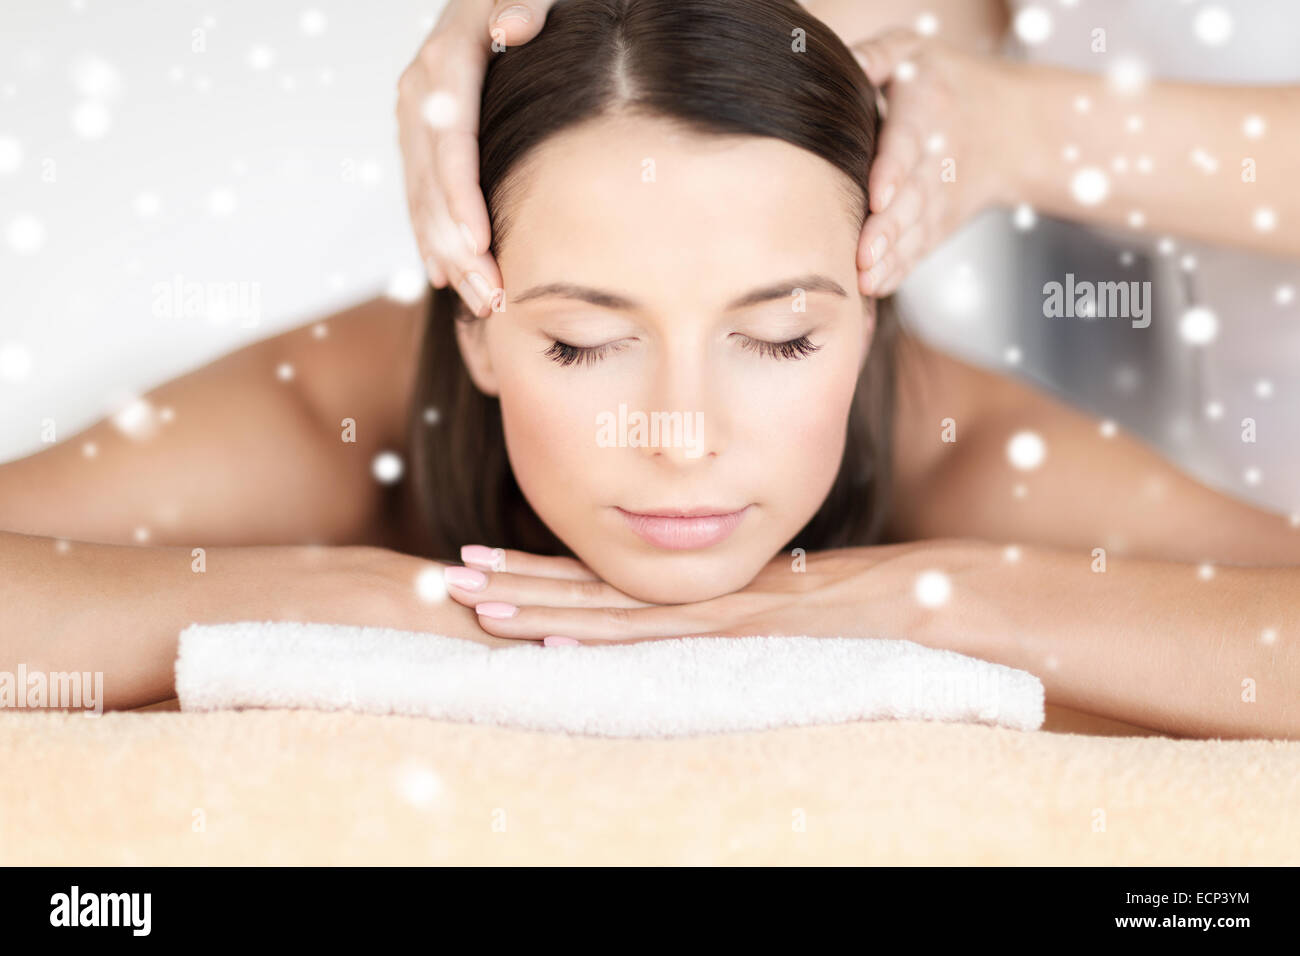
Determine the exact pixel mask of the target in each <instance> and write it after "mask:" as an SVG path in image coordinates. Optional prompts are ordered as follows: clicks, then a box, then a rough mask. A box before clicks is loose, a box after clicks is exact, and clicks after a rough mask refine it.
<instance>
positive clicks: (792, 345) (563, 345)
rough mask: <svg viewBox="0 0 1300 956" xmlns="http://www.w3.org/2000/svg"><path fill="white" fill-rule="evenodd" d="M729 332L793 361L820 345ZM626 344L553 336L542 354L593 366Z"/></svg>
mask: <svg viewBox="0 0 1300 956" xmlns="http://www.w3.org/2000/svg"><path fill="white" fill-rule="evenodd" d="M733 334H734V335H738V336H739V337H740V346H741V348H743V349H748V350H749V351H751V352H757V353H758V354H759V355H764V356H766V357H768V358H774V359H782V360H795V361H797V360H798V359H802V358H806V357H807V356H809V355H811V354H812V353H813V352H816V351H818V350H819V349H820V348H821V346H820V345H813V344H812V340H811V339H809V338H808V336H806V335H800V336H799V337H798V338H793V339H788V340H786V341H784V342H768V341H767V340H766V339H756V338H752V337H750V336H748V335H741V333H739V332H736V333H733ZM626 347H627V346H626V345H625V344H624V343H623V342H609V343H607V344H605V345H594V346H582V345H570V344H568V343H567V342H561V341H559V340H558V339H556V340H555V341H554V342H552V343H551V346H550V348H548V349H547V350H546V351H545V352H544V353H543V354H544V355H546V356H547V357H548V358H550V359H551V360H552V361H554V362H556V363H557V364H559V365H562V366H566V367H567V366H571V365H594V364H595V363H596V362H599V361H600V360H601V359H603V358H604V357H605V356H606V355H609V354H610V353H611V352H621V351H623V349H625V348H626Z"/></svg>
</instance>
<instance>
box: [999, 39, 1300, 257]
mask: <svg viewBox="0 0 1300 956" xmlns="http://www.w3.org/2000/svg"><path fill="white" fill-rule="evenodd" d="M994 68H995V69H996V70H998V71H999V72H1000V73H1001V74H1002V81H1001V86H1002V88H1003V90H1004V93H1005V97H1004V98H1003V102H1001V103H999V104H993V108H994V109H995V110H996V112H997V115H999V116H1000V117H1002V123H1003V124H1004V125H1006V124H1010V125H1009V128H1008V129H1007V130H1006V131H1005V134H1004V136H1005V139H1004V142H1002V143H1001V145H1000V147H999V150H998V151H999V154H1000V155H1001V156H1002V157H1004V158H1003V160H1002V161H1003V162H1005V163H1006V164H1007V165H1008V168H1007V169H1005V170H1004V176H1005V177H1006V180H1005V186H1006V189H1007V192H1006V195H1004V196H1003V197H1001V198H1002V199H1003V200H1004V201H1008V202H1016V201H1021V200H1023V201H1027V202H1029V203H1030V204H1031V205H1032V206H1034V207H1035V208H1036V209H1038V210H1040V211H1042V212H1046V213H1049V214H1052V215H1056V216H1060V217H1063V218H1068V219H1077V220H1083V221H1087V222H1093V223H1097V224H1103V225H1111V226H1121V227H1128V228H1133V229H1137V230H1140V231H1143V232H1147V233H1151V234H1154V235H1163V234H1169V235H1171V236H1185V237H1189V238H1192V239H1199V240H1202V241H1205V242H1212V243H1219V244H1226V245H1235V246H1244V247H1250V248H1254V249H1258V250H1260V251H1263V252H1268V253H1274V254H1280V255H1296V254H1300V228H1297V225H1300V190H1296V189H1295V188H1294V182H1293V181H1294V178H1295V174H1296V171H1297V166H1296V160H1295V156H1296V155H1297V153H1300V124H1297V123H1296V122H1295V121H1294V117H1295V116H1297V115H1300V87H1279V86H1273V87H1243V86H1237V87H1230V86H1211V85H1199V84H1190V83H1165V82H1159V83H1150V84H1148V85H1147V86H1146V87H1145V89H1143V90H1142V91H1141V92H1138V93H1125V92H1122V91H1120V90H1118V89H1117V88H1116V87H1115V85H1114V84H1113V82H1112V80H1111V79H1110V78H1107V77H1105V76H1094V75H1091V74H1084V73H1076V72H1073V71H1069V70H1063V69H1056V68H1052V67H1045V66H1037V65H1032V66H1031V65H1024V64H1007V63H999V64H996V65H994ZM1084 170H1089V172H1087V173H1085V174H1084V175H1083V176H1080V173H1081V172H1082V171H1084ZM1093 170H1095V171H1096V173H1099V174H1100V176H1101V177H1104V179H1103V178H1098V176H1097V175H1095V174H1094V173H1093V172H1092V171H1093ZM1076 177H1079V178H1076Z"/></svg>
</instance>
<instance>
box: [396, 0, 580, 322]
mask: <svg viewBox="0 0 1300 956" xmlns="http://www.w3.org/2000/svg"><path fill="white" fill-rule="evenodd" d="M553 2H554V0H499V2H492V0H448V3H447V5H446V7H445V8H444V9H443V12H442V16H441V17H440V18H439V20H438V24H437V26H435V27H434V29H433V32H432V33H430V34H429V37H428V39H427V40H425V42H424V46H423V47H421V49H420V52H419V53H417V54H416V57H415V60H414V61H413V62H412V63H411V65H410V66H408V67H407V68H406V71H405V72H403V73H402V78H401V80H400V81H399V82H398V96H397V126H398V134H399V140H400V143H401V147H402V165H403V168H404V170H405V175H406V202H407V206H408V207H409V209H410V213H411V223H412V225H413V226H414V227H415V238H416V243H417V244H418V246H419V249H420V257H421V258H422V259H423V260H424V263H425V267H426V268H427V269H428V273H429V281H430V282H432V283H433V284H434V285H435V286H437V287H438V288H440V289H441V288H443V287H445V286H446V285H448V284H449V283H450V284H451V286H452V287H453V288H454V289H456V291H457V292H459V293H460V296H461V298H462V299H464V300H465V302H466V303H467V304H468V305H469V307H470V308H471V309H472V310H473V312H474V314H475V315H478V316H480V317H482V316H484V315H486V314H487V313H488V310H489V307H490V305H491V296H492V290H494V289H499V288H501V285H502V283H501V273H500V270H499V269H498V268H497V264H496V262H495V261H494V260H493V258H492V256H491V255H490V254H488V253H487V249H488V243H489V240H490V238H491V226H490V224H489V222H488V213H487V205H486V203H485V202H484V200H483V195H482V193H481V192H480V191H479V186H478V163H479V156H478V121H479V102H480V98H481V96H482V92H483V76H484V74H485V73H486V72H487V62H488V57H489V56H490V55H491V45H492V43H493V41H494V40H495V41H497V42H498V43H499V44H502V45H504V46H506V47H511V46H516V45H518V44H521V43H524V42H526V41H528V40H531V39H532V38H533V37H535V36H537V34H538V33H539V32H540V31H541V29H542V24H543V23H544V22H545V20H546V12H547V10H549V9H550V7H551V5H552V3H553Z"/></svg>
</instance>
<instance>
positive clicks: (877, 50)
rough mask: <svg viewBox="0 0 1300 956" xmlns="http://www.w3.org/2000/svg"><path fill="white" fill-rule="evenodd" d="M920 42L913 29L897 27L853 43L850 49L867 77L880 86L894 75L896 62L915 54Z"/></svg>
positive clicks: (920, 39) (919, 37)
mask: <svg viewBox="0 0 1300 956" xmlns="http://www.w3.org/2000/svg"><path fill="white" fill-rule="evenodd" d="M922 42H924V41H923V40H922V38H921V36H920V35H919V34H917V33H915V32H914V31H912V30H906V29H902V28H897V29H893V30H888V31H886V32H884V33H882V34H880V35H879V36H874V37H872V38H871V39H870V40H863V41H862V42H861V43H855V44H854V45H853V47H852V50H853V55H854V56H856V57H857V58H858V62H859V63H861V64H862V69H863V70H864V71H865V72H866V74H867V79H869V80H870V81H871V82H872V83H874V84H875V85H876V86H881V85H883V84H884V83H885V81H886V80H888V79H889V78H890V77H891V76H893V75H894V71H895V70H896V69H898V64H900V63H902V62H904V61H905V60H907V59H909V58H910V57H912V56H914V55H915V54H916V52H917V50H918V49H919V48H920V46H921V44H922ZM864 61H865V62H864Z"/></svg>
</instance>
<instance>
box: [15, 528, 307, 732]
mask: <svg viewBox="0 0 1300 956" xmlns="http://www.w3.org/2000/svg"><path fill="white" fill-rule="evenodd" d="M306 560H307V559H306V549H302V548H293V547H250V548H213V549H210V550H206V551H200V552H199V553H194V549H191V548H184V547H174V548H144V547H130V546H123V545H106V544H90V543H85V542H78V541H67V540H63V539H54V538H45V537H37V536H33V535H22V534H12V533H9V532H0V673H7V674H11V675H12V674H16V673H17V672H18V668H19V666H20V665H22V667H23V668H24V670H25V672H26V674H28V675H35V674H43V675H46V677H45V679H46V680H48V679H49V677H48V675H51V674H62V673H79V674H91V675H95V674H102V675H103V677H102V687H103V698H104V699H103V700H102V701H100V704H102V706H103V707H104V708H105V709H119V708H127V707H138V706H142V705H144V704H149V703H153V702H156V701H159V700H165V699H167V698H168V697H171V696H173V694H174V690H173V687H174V674H173V666H174V664H175V660H176V639H177V636H178V635H179V634H180V632H181V631H182V630H183V629H184V628H185V627H186V626H188V625H189V624H191V623H193V622H195V621H220V620H242V619H253V620H261V619H271V618H275V617H278V616H280V614H281V613H282V612H283V611H284V610H285V608H286V605H287V603H288V602H290V601H291V600H292V597H293V596H292V595H291V594H286V593H283V591H282V590H281V589H279V588H277V587H276V585H275V583H274V582H276V581H287V580H288V577H287V575H286V573H285V572H291V571H295V570H297V569H298V568H300V567H302V566H303V565H304V564H305V562H306ZM18 690H19V692H20V693H21V692H22V691H23V689H22V688H19V689H18Z"/></svg>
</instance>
